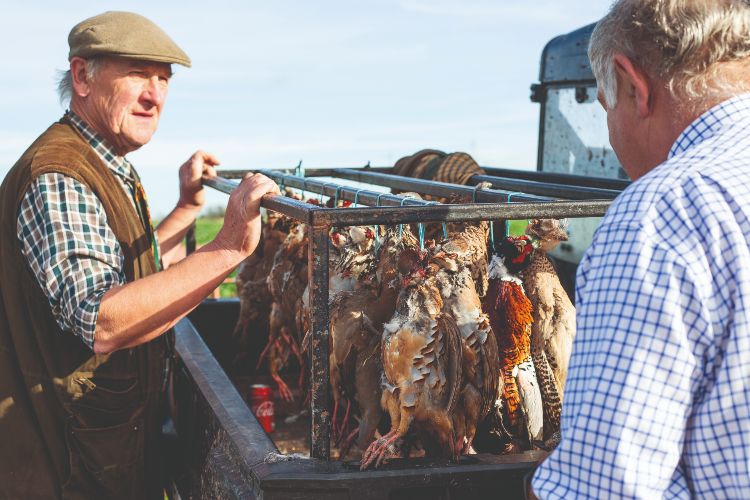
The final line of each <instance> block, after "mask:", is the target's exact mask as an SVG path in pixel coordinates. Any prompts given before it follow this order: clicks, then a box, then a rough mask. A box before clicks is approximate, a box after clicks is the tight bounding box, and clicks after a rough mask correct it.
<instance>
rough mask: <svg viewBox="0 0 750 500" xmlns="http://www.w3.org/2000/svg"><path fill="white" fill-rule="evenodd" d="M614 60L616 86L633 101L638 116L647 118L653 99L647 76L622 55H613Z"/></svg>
mask: <svg viewBox="0 0 750 500" xmlns="http://www.w3.org/2000/svg"><path fill="white" fill-rule="evenodd" d="M614 60H615V71H616V72H617V77H618V80H619V81H618V86H622V89H623V91H625V92H626V95H627V96H628V97H629V98H631V99H633V100H634V103H635V106H636V111H637V112H638V116H640V117H641V118H645V117H647V116H648V115H649V114H651V110H652V102H651V99H652V97H653V92H652V89H651V84H650V81H649V78H648V76H647V75H646V73H645V72H643V71H642V70H641V69H640V68H638V67H636V66H635V65H634V64H633V62H632V61H631V60H630V59H628V58H627V57H626V56H624V55H622V54H615V57H614Z"/></svg>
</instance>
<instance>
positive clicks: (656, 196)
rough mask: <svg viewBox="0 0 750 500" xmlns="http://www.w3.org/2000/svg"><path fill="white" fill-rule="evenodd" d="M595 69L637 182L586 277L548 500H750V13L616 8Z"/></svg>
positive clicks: (623, 0)
mask: <svg viewBox="0 0 750 500" xmlns="http://www.w3.org/2000/svg"><path fill="white" fill-rule="evenodd" d="M589 58H590V60H591V67H592V70H593V72H594V75H595V76H596V79H597V82H598V85H599V100H600V102H601V104H602V106H603V107H604V109H605V110H606V112H607V124H608V127H609V132H610V142H611V144H612V147H613V148H614V150H615V152H616V153H617V157H618V158H619V160H620V162H621V164H622V166H623V168H624V169H625V171H626V172H627V173H628V175H629V176H630V177H631V178H632V179H633V180H634V181H635V182H633V184H632V185H631V186H630V187H629V188H628V189H627V190H625V192H623V193H622V195H621V196H620V197H618V199H617V200H615V202H614V203H613V204H612V206H611V208H610V209H609V211H608V212H607V214H606V216H605V218H604V220H603V221H602V223H601V225H600V227H599V228H598V230H597V232H596V234H595V236H594V240H593V243H592V245H591V247H590V249H589V250H588V252H587V253H586V255H585V257H584V259H583V261H582V262H581V265H580V268H579V271H578V279H577V304H576V305H577V315H578V318H577V322H578V325H577V326H578V333H577V337H576V340H575V343H574V345H573V353H572V356H571V360H570V368H569V370H568V378H567V382H566V388H565V402H564V406H563V415H562V441H561V443H560V445H559V446H558V448H557V449H556V450H554V451H553V452H552V453H551V455H550V456H549V457H548V458H547V460H546V461H544V462H543V463H542V464H541V465H540V467H539V468H538V469H537V471H536V473H535V476H534V479H533V490H534V493H535V494H536V495H537V496H538V497H540V498H621V497H628V498H636V497H637V498H662V497H666V498H750V442H749V441H748V439H750V438H748V436H750V94H749V93H748V91H750V4H749V3H748V2H747V1H746V0H619V1H617V2H615V4H614V5H613V6H612V8H611V10H610V12H609V13H608V14H607V16H605V17H604V18H603V19H602V20H601V21H600V22H599V23H598V24H597V26H596V28H595V30H594V32H593V34H592V36H591V41H590V46H589Z"/></svg>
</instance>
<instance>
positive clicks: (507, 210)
mask: <svg viewBox="0 0 750 500" xmlns="http://www.w3.org/2000/svg"><path fill="white" fill-rule="evenodd" d="M609 205H610V201H609V200H593V201H578V200H576V201H568V200H566V201H555V202H547V203H470V204H451V205H443V204H436V205H431V206H427V207H424V206H423V207H417V206H410V207H409V206H404V207H379V208H377V209H376V208H374V207H367V208H335V209H333V208H332V209H328V210H318V211H316V212H315V213H314V214H313V216H312V221H313V225H316V226H319V225H332V226H337V225H340V226H356V225H371V224H378V225H389V224H406V223H412V222H462V221H466V222H469V221H481V220H517V219H532V218H544V219H563V218H567V217H572V218H579V217H601V216H603V215H604V214H605V213H606V212H607V208H609Z"/></svg>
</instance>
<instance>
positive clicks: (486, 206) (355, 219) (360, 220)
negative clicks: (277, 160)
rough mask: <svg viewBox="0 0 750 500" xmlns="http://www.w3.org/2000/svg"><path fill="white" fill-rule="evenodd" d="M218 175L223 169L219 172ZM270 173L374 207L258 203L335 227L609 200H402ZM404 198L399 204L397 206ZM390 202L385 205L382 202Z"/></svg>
mask: <svg viewBox="0 0 750 500" xmlns="http://www.w3.org/2000/svg"><path fill="white" fill-rule="evenodd" d="M220 173H222V174H223V171H220ZM272 177H274V178H276V179H280V178H283V179H285V180H286V185H288V186H290V187H297V188H300V189H306V190H309V191H311V192H317V193H320V194H324V195H328V196H335V195H336V194H338V197H339V199H341V200H349V201H354V199H355V198H356V199H357V202H358V203H361V204H369V205H376V203H377V202H380V206H379V207H377V208H376V207H374V206H368V207H364V208H359V207H351V208H321V207H318V206H316V205H311V204H307V203H302V202H299V201H296V200H291V198H286V197H281V196H274V197H264V198H263V201H262V203H261V205H262V206H263V207H265V208H269V209H271V210H277V208H275V207H274V204H277V205H280V206H281V208H282V209H283V210H277V211H280V212H281V213H284V214H287V215H290V216H292V217H294V218H296V219H298V220H301V221H303V222H306V223H308V224H311V225H313V226H325V225H329V226H336V225H368V224H384V225H388V224H401V223H411V222H432V221H439V222H460V221H480V220H513V219H530V218H555V219H560V218H566V217H574V218H577V217H601V216H602V215H604V214H605V213H606V211H607V208H609V205H610V203H611V201H610V200H573V201H571V200H564V201H559V200H557V201H545V202H511V203H508V202H507V201H506V200H507V197H504V199H502V201H503V202H502V203H472V204H439V203H436V202H432V201H425V200H418V199H412V198H404V197H402V196H398V195H391V194H387V193H377V192H374V191H368V190H361V189H358V188H356V187H352V186H342V185H338V184H333V183H331V182H324V181H318V180H312V179H304V178H301V177H295V176H288V175H284V174H278V173H274V174H272ZM204 183H205V184H206V185H209V186H211V187H214V186H221V188H222V189H221V190H222V191H224V192H231V190H228V189H229V188H230V187H231V186H236V185H237V182H236V181H229V180H227V179H222V178H215V179H205V180H204ZM456 187H462V188H464V190H466V191H467V192H468V193H472V194H473V193H474V192H475V190H474V189H473V188H470V187H465V186H456ZM488 193H489V194H490V195H493V194H495V195H496V193H497V191H494V190H476V195H477V196H476V197H477V199H478V200H479V199H481V198H482V197H487V195H488ZM287 200H291V201H292V202H293V203H292V205H293V208H294V209H295V210H294V211H293V212H294V213H291V214H290V212H292V210H290V206H289V203H288V202H287ZM402 202H403V205H401V204H402ZM385 205H389V206H385Z"/></svg>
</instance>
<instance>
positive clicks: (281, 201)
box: [203, 176, 320, 224]
mask: <svg viewBox="0 0 750 500" xmlns="http://www.w3.org/2000/svg"><path fill="white" fill-rule="evenodd" d="M203 185H204V186H208V187H212V188H214V189H216V190H217V191H221V192H222V193H226V194H231V193H232V191H234V188H236V187H237V186H238V185H239V182H238V181H232V180H229V179H226V178H223V177H206V176H204V177H203ZM260 206H262V207H263V208H267V209H269V210H273V211H274V212H279V213H281V214H284V215H287V216H289V217H291V218H293V219H296V220H298V221H302V222H306V223H310V224H311V223H312V221H311V220H310V217H311V214H312V212H313V211H314V210H316V209H320V207H318V206H316V205H311V204H310V203H305V202H302V201H299V200H295V199H294V198H289V197H288V196H275V195H266V196H264V197H263V199H261V202H260Z"/></svg>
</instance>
